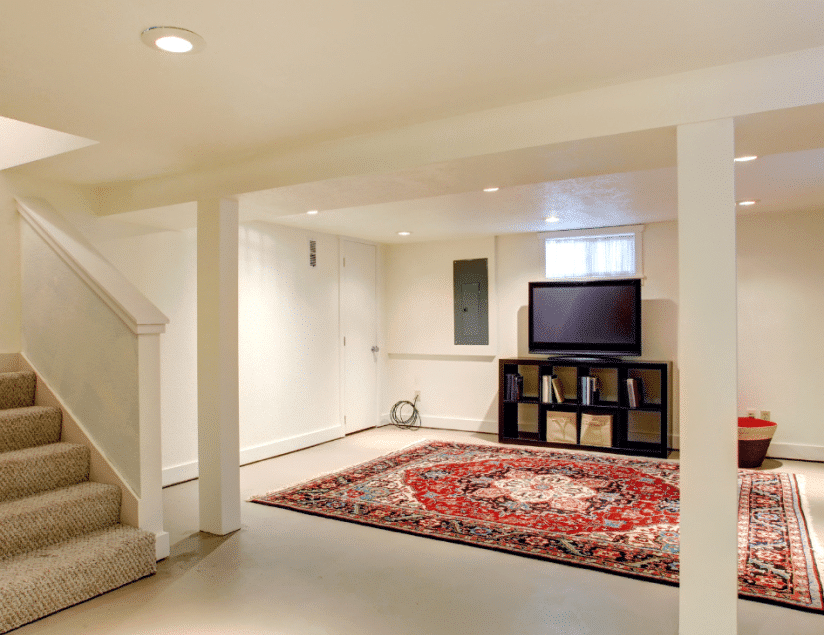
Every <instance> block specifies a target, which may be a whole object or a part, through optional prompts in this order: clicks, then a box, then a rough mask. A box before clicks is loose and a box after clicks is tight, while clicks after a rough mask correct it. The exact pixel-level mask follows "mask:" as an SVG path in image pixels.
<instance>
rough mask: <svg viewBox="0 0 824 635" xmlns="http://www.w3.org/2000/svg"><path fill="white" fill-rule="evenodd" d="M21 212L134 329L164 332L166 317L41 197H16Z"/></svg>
mask: <svg viewBox="0 0 824 635" xmlns="http://www.w3.org/2000/svg"><path fill="white" fill-rule="evenodd" d="M15 200H16V201H17V209H18V211H19V212H20V215H21V216H22V217H23V218H24V219H25V220H26V222H28V224H29V225H30V226H31V227H32V229H34V231H36V232H37V234H38V235H39V236H40V237H41V238H42V239H43V240H45V241H46V243H47V244H48V245H49V246H51V248H52V249H54V251H55V252H56V253H57V254H58V255H59V256H60V257H61V259H62V260H63V261H64V262H65V263H66V264H67V265H69V267H71V268H72V270H73V271H74V272H75V273H76V274H77V275H78V276H80V278H81V279H82V280H83V281H85V282H86V284H88V285H89V287H90V288H91V289H92V291H94V292H95V293H96V294H97V295H98V296H99V297H100V299H101V300H102V301H103V302H105V303H106V305H107V306H108V307H109V308H110V309H111V310H112V311H113V312H114V313H115V314H116V315H117V316H118V317H119V318H120V319H121V320H123V322H124V323H125V324H126V326H128V327H129V328H130V329H131V330H132V332H133V333H135V334H137V335H140V334H143V333H163V332H165V330H166V324H168V323H169V318H167V317H166V316H165V315H164V314H163V313H162V312H161V311H160V309H158V308H157V307H156V306H155V305H154V304H152V303H151V302H150V301H149V300H148V299H147V298H146V297H145V296H144V295H143V294H142V293H141V292H140V291H139V290H138V289H137V288H136V287H135V286H134V285H133V284H132V283H131V282H129V281H128V280H127V279H126V277H125V276H124V275H123V274H122V273H120V271H118V270H117V269H116V268H115V267H114V266H113V265H112V264H111V263H110V262H109V261H108V260H106V259H105V258H104V257H103V255H102V254H101V253H100V252H99V251H97V249H95V248H94V246H92V244H91V243H90V242H89V241H88V240H86V238H85V237H84V236H83V235H82V234H81V233H80V232H79V231H77V230H76V229H75V228H74V227H72V226H71V225H70V224H69V223H67V222H66V221H65V220H64V219H63V217H61V216H60V215H59V214H58V213H57V212H55V211H54V208H52V207H51V205H49V203H47V202H46V201H43V200H41V199H31V198H26V199H19V198H18V199H15Z"/></svg>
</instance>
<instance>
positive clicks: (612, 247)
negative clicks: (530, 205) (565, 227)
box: [538, 225, 644, 280]
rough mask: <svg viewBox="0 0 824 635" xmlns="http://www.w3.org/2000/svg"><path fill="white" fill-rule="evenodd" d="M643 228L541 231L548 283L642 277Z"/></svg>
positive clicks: (633, 226) (640, 226)
mask: <svg viewBox="0 0 824 635" xmlns="http://www.w3.org/2000/svg"><path fill="white" fill-rule="evenodd" d="M643 231H644V226H643V225H632V226H626V227H610V228H601V229H585V230H577V231H561V232H542V233H541V234H538V236H539V237H540V238H542V239H543V240H544V244H545V248H546V261H545V262H546V277H547V278H548V279H550V280H571V279H572V280H602V279H605V278H642V277H643V275H644V271H643V267H642V262H641V255H642V252H643V242H642V239H643Z"/></svg>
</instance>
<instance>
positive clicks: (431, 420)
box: [381, 414, 498, 434]
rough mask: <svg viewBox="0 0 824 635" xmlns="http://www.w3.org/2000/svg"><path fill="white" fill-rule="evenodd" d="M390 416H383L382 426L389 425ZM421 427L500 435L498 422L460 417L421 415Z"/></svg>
mask: <svg viewBox="0 0 824 635" xmlns="http://www.w3.org/2000/svg"><path fill="white" fill-rule="evenodd" d="M390 423H391V422H390V421H389V414H385V415H383V416H381V425H389V424H390ZM421 427H423V428H439V429H442V430H460V431H462V432H485V433H488V434H498V421H497V420H491V419H490V420H483V419H460V418H458V417H433V416H430V415H421Z"/></svg>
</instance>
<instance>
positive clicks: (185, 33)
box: [140, 26, 206, 55]
mask: <svg viewBox="0 0 824 635" xmlns="http://www.w3.org/2000/svg"><path fill="white" fill-rule="evenodd" d="M164 38H177V39H178V40H185V41H186V42H188V43H189V44H191V46H192V47H191V48H190V49H189V50H174V49H169V48H163V47H162V46H161V45H159V44H158V41H160V40H162V39H164ZM140 39H141V40H143V43H144V44H145V45H146V46H148V47H149V48H152V49H155V50H156V51H161V52H162V53H170V54H172V55H191V54H192V53H198V52H199V51H202V50H203V48H204V47H205V46H206V40H204V39H203V38H202V37H201V36H199V35H198V34H197V33H195V32H194V31H190V30H189V29H182V28H180V27H177V26H150V27H149V28H148V29H144V30H143V32H142V33H141V34H140Z"/></svg>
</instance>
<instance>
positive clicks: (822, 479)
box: [16, 427, 824, 635]
mask: <svg viewBox="0 0 824 635" xmlns="http://www.w3.org/2000/svg"><path fill="white" fill-rule="evenodd" d="M422 438H436V439H453V440H461V441H480V442H493V441H494V437H492V436H490V435H479V434H470V433H461V432H448V431H442V430H417V431H408V430H398V429H395V428H392V427H386V428H379V429H377V430H370V431H367V432H362V433H360V434H356V435H351V436H349V437H347V438H346V439H341V440H338V441H333V442H330V443H326V444H324V445H320V446H317V447H314V448H309V449H307V450H303V451H301V452H296V453H293V454H289V455H285V456H282V457H278V458H275V459H270V460H268V461H262V462H260V463H255V464H253V465H249V466H246V467H244V468H242V470H241V489H242V495H243V498H244V500H245V499H246V498H248V497H249V496H252V495H254V494H261V493H265V492H266V491H269V490H273V489H277V488H280V487H283V486H285V485H289V484H292V483H294V482H298V481H301V480H304V479H306V478H309V477H312V476H316V475H317V474H319V473H323V472H327V471H332V470H335V469H339V468H342V467H345V466H348V465H352V464H355V463H359V462H361V461H365V460H368V459H371V458H374V457H376V456H379V455H381V454H384V453H386V452H389V451H391V450H394V449H397V448H400V447H403V446H404V445H407V444H408V443H410V442H414V441H417V440H419V439H422ZM765 467H766V468H768V469H777V470H783V471H793V472H798V473H803V474H805V475H806V477H807V495H808V498H809V499H810V504H811V507H812V513H813V517H814V525H815V530H816V533H817V534H818V535H819V536H820V537H822V538H824V464H816V463H804V462H795V461H775V460H768V461H767V463H766V464H765ZM164 494H165V499H164V502H165V513H166V522H167V528H168V530H169V531H170V534H171V538H172V555H171V557H169V558H168V559H166V560H164V561H163V562H161V563H160V564H159V570H158V573H157V575H156V576H153V577H151V578H147V579H145V580H141V581H139V582H137V583H135V584H132V585H129V586H127V587H124V588H122V589H118V590H116V591H113V592H111V593H108V594H106V595H104V596H101V597H98V598H95V599H93V600H90V601H88V602H86V603H84V604H81V605H79V606H76V607H72V608H70V609H67V610H65V611H62V612H60V613H57V614H55V615H52V616H49V617H46V618H44V619H42V620H40V621H38V622H35V623H33V624H29V625H27V626H24V627H22V628H21V629H19V630H18V631H16V633H19V635H34V634H35V633H38V634H39V633H86V634H92V633H107V634H113V635H118V634H123V635H125V634H130V635H131V634H135V633H141V634H142V633H152V634H165V633H168V634H175V635H184V634H190V633H239V634H252V633H277V634H284V635H286V634H289V635H310V634H311V635H320V634H324V635H333V634H334V635H338V634H341V635H342V634H347V635H348V634H355V633H357V634H387V635H388V634H396V633H397V634H402V633H403V634H405V633H409V634H412V633H415V634H422V635H438V634H444V635H446V634H449V635H460V634H464V633H466V634H469V633H471V634H473V635H482V634H496V635H507V634H510V633H511V634H518V635H528V634H533V633H535V634H537V633H541V634H542V635H554V634H555V633H559V634H560V633H563V634H564V635H585V634H587V635H588V634H595V633H598V634H599V635H603V634H606V633H609V634H612V635H621V634H624V633H632V634H649V635H667V634H672V635H675V634H676V633H677V631H678V589H677V588H674V587H668V586H663V585H659V584H652V583H648V582H640V581H635V580H630V579H627V578H622V577H619V576H614V575H607V574H604V573H598V572H595V571H588V570H584V569H576V568H574V567H568V566H563V565H556V564H552V563H547V562H542V561H538V560H531V559H529V558H522V557H518V556H513V555H508V554H503V553H497V552H494V551H487V550H484V549H478V548H474V547H468V546H463V545H454V544H450V543H446V542H441V541H437V540H431V539H427V538H419V537H416V536H410V535H406V534H400V533H395V532H391V531H385V530H380V529H375V528H371V527H364V526H360V525H355V524H351V523H344V522H340V521H335V520H328V519H323V518H317V517H313V516H308V515H305V514H300V513H295V512H289V511H286V510H281V509H276V508H273V507H266V506H263V505H257V504H253V503H245V502H244V503H243V509H242V514H243V516H242V519H243V527H242V529H241V530H240V531H239V532H236V533H234V534H232V535H231V536H228V537H224V538H218V537H214V536H208V535H205V534H200V533H199V532H198V527H197V524H198V512H197V506H198V503H197V483H196V482H190V483H184V484H182V485H177V486H174V487H170V488H167V489H166V490H164ZM739 633H741V634H746V635H762V634H763V635H766V634H768V633H769V634H777V633H780V634H782V635H807V634H809V635H821V634H822V633H824V616H821V615H813V614H809V613H804V612H801V611H795V610H790V609H784V608H779V607H775V606H769V605H765V604H759V603H756V602H749V601H744V600H739Z"/></svg>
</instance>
